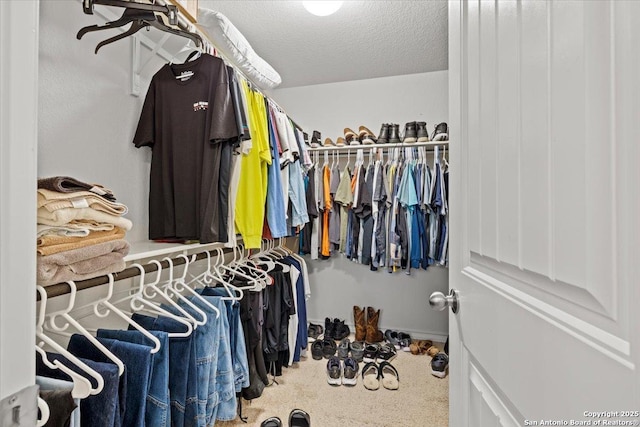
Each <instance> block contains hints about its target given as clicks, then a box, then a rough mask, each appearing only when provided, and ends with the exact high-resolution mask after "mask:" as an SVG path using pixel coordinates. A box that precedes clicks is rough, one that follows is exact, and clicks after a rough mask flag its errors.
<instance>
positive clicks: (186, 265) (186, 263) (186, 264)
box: [173, 251, 220, 319]
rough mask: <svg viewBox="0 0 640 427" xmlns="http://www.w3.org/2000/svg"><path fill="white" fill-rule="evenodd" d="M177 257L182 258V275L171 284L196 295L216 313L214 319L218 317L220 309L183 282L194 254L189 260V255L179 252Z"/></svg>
mask: <svg viewBox="0 0 640 427" xmlns="http://www.w3.org/2000/svg"><path fill="white" fill-rule="evenodd" d="M208 254H209V251H207V255H208ZM178 257H180V258H184V270H183V272H182V276H180V277H179V278H178V279H176V280H175V281H174V282H173V286H174V288H175V289H176V290H177V291H178V292H181V291H187V292H189V293H190V294H191V295H193V296H194V297H196V298H197V299H198V300H199V301H201V302H202V303H203V304H204V305H206V306H207V307H209V308H210V309H211V310H213V311H214V312H215V313H216V319H217V318H219V317H220V310H218V307H216V306H215V305H213V304H211V303H210V302H209V301H207V300H206V299H205V298H202V295H200V294H199V293H197V292H196V291H194V290H193V289H191V288H190V287H189V286H188V285H187V283H186V282H185V278H186V277H187V271H188V270H189V265H190V264H191V263H192V262H193V260H194V259H195V255H194V256H193V257H192V259H191V260H190V259H189V257H187V256H186V255H183V254H179V255H178Z"/></svg>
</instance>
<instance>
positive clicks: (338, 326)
mask: <svg viewBox="0 0 640 427" xmlns="http://www.w3.org/2000/svg"><path fill="white" fill-rule="evenodd" d="M349 334H351V330H350V329H349V326H347V325H345V324H344V320H339V319H333V320H331V319H330V318H329V317H325V319H324V337H325V338H327V339H332V340H338V341H340V340H341V339H343V338H346V337H348V336H349Z"/></svg>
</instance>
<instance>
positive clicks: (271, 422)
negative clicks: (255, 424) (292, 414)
mask: <svg viewBox="0 0 640 427" xmlns="http://www.w3.org/2000/svg"><path fill="white" fill-rule="evenodd" d="M260 427H282V420H280V418H278V417H270V418H267V419H266V420H264V421H263V422H262V423H261V424H260Z"/></svg>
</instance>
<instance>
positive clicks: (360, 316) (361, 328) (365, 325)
mask: <svg viewBox="0 0 640 427" xmlns="http://www.w3.org/2000/svg"><path fill="white" fill-rule="evenodd" d="M366 315H367V317H366V319H365V310H364V308H362V309H361V308H360V307H358V306H357V305H354V306H353V320H354V323H355V325H356V341H367V342H370V343H376V342H380V341H382V340H383V339H384V337H383V335H382V332H381V331H380V330H379V329H378V321H379V320H380V310H377V311H376V310H375V309H374V308H373V307H367V311H366Z"/></svg>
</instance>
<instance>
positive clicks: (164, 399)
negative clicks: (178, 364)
mask: <svg viewBox="0 0 640 427" xmlns="http://www.w3.org/2000/svg"><path fill="white" fill-rule="evenodd" d="M149 332H150V333H151V334H152V335H153V336H155V337H156V338H157V339H158V340H159V341H160V350H158V352H156V353H151V372H150V373H149V388H148V389H147V407H146V412H145V418H144V419H145V426H146V427H169V426H171V417H170V416H169V415H170V414H169V334H168V333H167V332H162V331H149ZM96 335H97V336H98V337H101V338H111V339H115V340H119V341H126V342H130V343H134V344H144V345H153V344H152V343H151V342H150V341H149V339H148V338H147V337H145V336H144V335H143V334H142V332H140V331H123V330H108V329H98V332H97V334H96Z"/></svg>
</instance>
